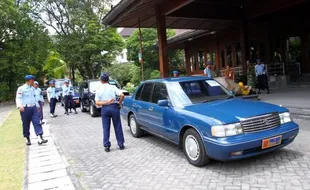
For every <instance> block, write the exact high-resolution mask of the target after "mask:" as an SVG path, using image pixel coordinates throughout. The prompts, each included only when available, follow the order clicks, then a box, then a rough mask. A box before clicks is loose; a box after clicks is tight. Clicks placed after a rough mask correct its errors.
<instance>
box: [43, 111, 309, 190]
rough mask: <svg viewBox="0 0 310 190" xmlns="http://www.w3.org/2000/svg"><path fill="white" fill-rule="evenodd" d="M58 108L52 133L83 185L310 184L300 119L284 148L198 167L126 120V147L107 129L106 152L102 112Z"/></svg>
mask: <svg viewBox="0 0 310 190" xmlns="http://www.w3.org/2000/svg"><path fill="white" fill-rule="evenodd" d="M45 110H47V107H46V108H45ZM56 112H57V113H58V114H59V113H61V114H59V117H57V118H55V119H53V120H52V119H50V118H49V120H50V121H51V124H52V133H53V134H54V136H55V137H56V140H57V141H58V143H59V144H60V149H61V150H62V152H63V154H64V155H65V156H66V158H67V160H68V162H69V163H70V165H71V167H72V169H73V171H74V173H75V174H74V177H75V178H77V179H78V181H79V182H80V184H81V186H82V189H109V190H112V189H143V190H147V189H165V190H166V189H178V190H179V189H204V190H206V189H252V190H254V189H290V190H291V189H310V146H309V144H310V127H309V125H308V123H307V122H306V121H304V120H296V121H297V122H298V123H299V124H300V125H301V130H300V134H299V136H298V138H297V139H296V141H295V142H294V143H293V144H292V145H290V146H288V147H286V148H284V149H282V150H279V151H277V152H274V153H270V154H267V155H263V156H259V157H256V158H251V159H247V160H242V161H234V162H228V163H222V162H217V161H212V162H211V163H210V164H209V165H208V166H206V167H203V168H196V167H194V166H191V165H190V164H188V163H187V160H186V158H185V156H184V155H183V152H182V150H180V149H179V148H178V147H177V146H175V145H172V144H170V143H167V142H165V141H163V140H161V139H158V138H156V137H153V136H151V135H149V136H146V137H143V138H141V139H135V138H133V137H132V136H131V135H130V131H129V128H128V127H126V126H124V134H125V140H126V149H125V150H124V151H121V150H119V149H118V147H117V145H116V140H115V136H114V134H111V137H112V139H111V142H112V151H111V152H110V153H106V152H104V149H103V147H102V128H101V119H100V118H91V117H90V115H89V114H86V113H81V112H79V114H78V115H74V114H73V115H69V116H65V115H62V114H63V108H60V107H57V109H56ZM111 132H112V133H113V131H111Z"/></svg>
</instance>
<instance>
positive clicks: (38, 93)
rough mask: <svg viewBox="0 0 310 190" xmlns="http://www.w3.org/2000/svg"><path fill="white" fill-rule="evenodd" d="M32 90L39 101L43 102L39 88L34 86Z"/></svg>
mask: <svg viewBox="0 0 310 190" xmlns="http://www.w3.org/2000/svg"><path fill="white" fill-rule="evenodd" d="M34 92H35V94H36V97H37V98H38V100H39V101H40V102H44V99H43V94H42V90H41V88H34Z"/></svg>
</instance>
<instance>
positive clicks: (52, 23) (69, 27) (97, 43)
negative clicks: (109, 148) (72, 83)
mask: <svg viewBox="0 0 310 190" xmlns="http://www.w3.org/2000/svg"><path fill="white" fill-rule="evenodd" d="M110 3H111V1H107V0H106V1H102V0H86V1H81V0H76V1H73V0H31V3H30V6H31V7H32V16H33V17H34V18H36V19H37V20H38V21H40V22H41V23H42V24H44V25H46V26H48V27H50V28H52V29H53V30H54V31H55V33H56V34H57V35H56V36H55V38H54V39H55V43H56V50H57V52H59V53H60V54H61V56H62V58H63V59H64V61H65V62H66V63H67V65H68V67H69V69H70V70H71V73H72V78H73V79H74V78H75V75H74V74H75V71H76V70H78V71H79V73H80V74H81V75H82V77H83V78H84V79H86V78H96V77H98V76H99V74H100V71H101V70H102V69H103V67H105V66H108V65H110V63H111V62H112V60H114V58H115V57H116V55H117V54H119V52H120V51H121V50H122V49H123V46H124V43H123V40H122V38H121V36H120V35H119V34H118V33H117V32H116V29H113V28H106V27H105V26H104V25H103V24H102V23H101V20H102V17H103V16H104V15H105V14H106V12H107V11H106V7H108V6H110ZM46 15H47V16H46ZM102 51H108V53H107V54H102V53H101V52H102Z"/></svg>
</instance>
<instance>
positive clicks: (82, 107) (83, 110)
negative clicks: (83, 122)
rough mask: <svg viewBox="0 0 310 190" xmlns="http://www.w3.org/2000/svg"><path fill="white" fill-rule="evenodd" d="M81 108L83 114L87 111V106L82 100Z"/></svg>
mask: <svg viewBox="0 0 310 190" xmlns="http://www.w3.org/2000/svg"><path fill="white" fill-rule="evenodd" d="M80 108H81V112H86V111H87V109H86V108H85V106H84V105H83V102H82V101H81V100H80Z"/></svg>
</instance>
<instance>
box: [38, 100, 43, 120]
mask: <svg viewBox="0 0 310 190" xmlns="http://www.w3.org/2000/svg"><path fill="white" fill-rule="evenodd" d="M39 104H40V120H41V121H42V120H43V102H41V101H39Z"/></svg>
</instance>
